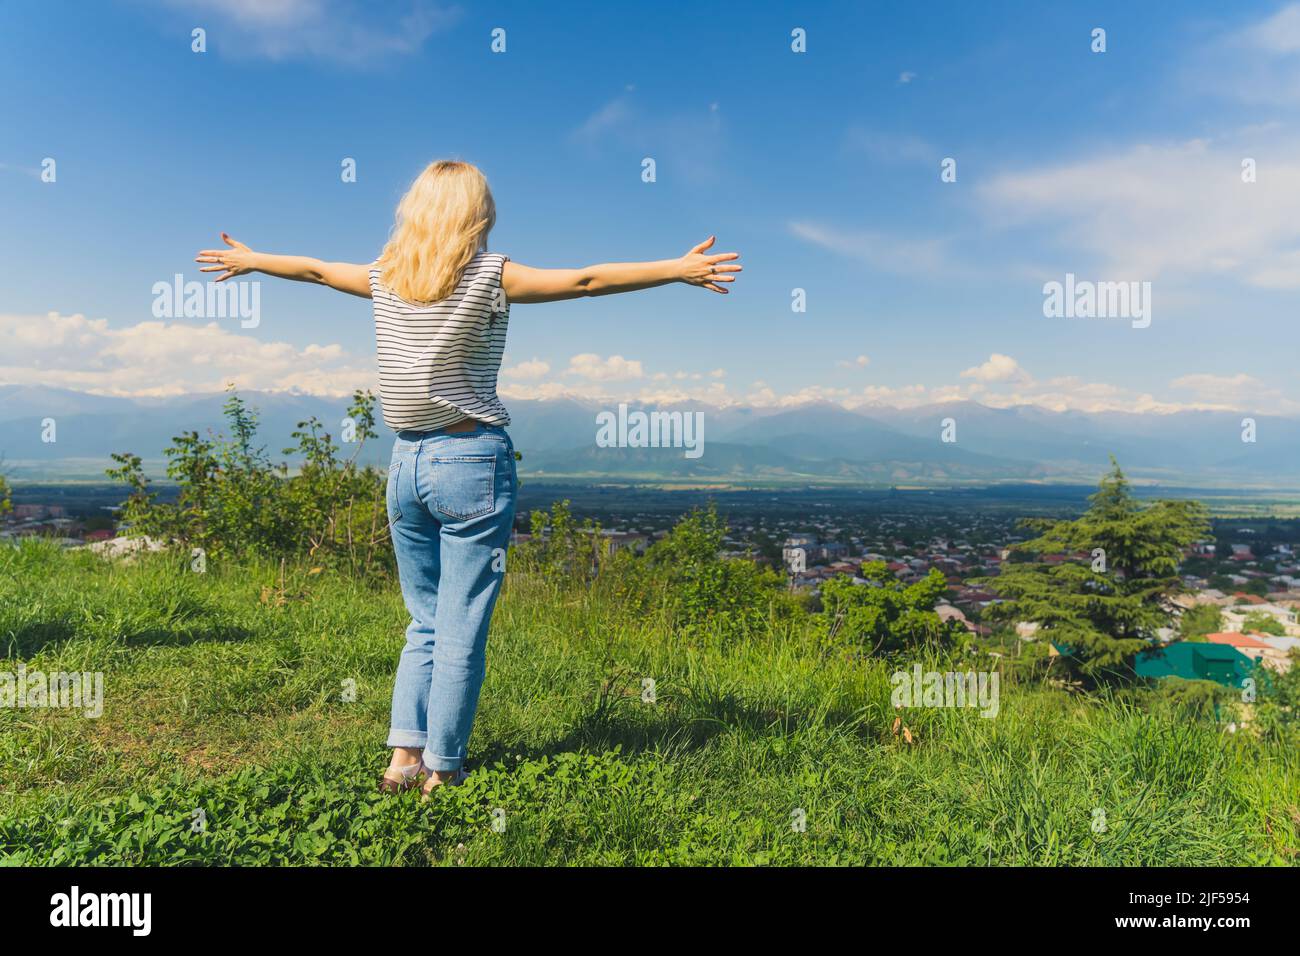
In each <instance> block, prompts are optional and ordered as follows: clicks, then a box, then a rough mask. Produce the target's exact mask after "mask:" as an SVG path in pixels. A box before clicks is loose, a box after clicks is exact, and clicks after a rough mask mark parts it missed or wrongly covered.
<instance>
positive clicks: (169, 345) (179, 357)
mask: <svg viewBox="0 0 1300 956" xmlns="http://www.w3.org/2000/svg"><path fill="white" fill-rule="evenodd" d="M0 356H4V357H5V358H6V359H9V360H11V361H15V362H18V363H21V364H14V365H8V364H0V382H5V383H8V384H15V385H50V386H55V387H59V388H70V389H76V390H79V391H84V392H92V393H95V394H99V395H120V396H168V395H183V394H187V393H191V392H213V391H221V390H222V389H224V388H225V387H226V385H227V384H228V383H232V382H233V383H234V384H235V385H236V386H237V387H239V388H241V389H248V390H254V389H255V390H258V391H270V392H281V391H287V392H305V393H309V394H313V395H329V396H334V395H347V394H350V393H351V392H352V391H353V390H354V389H357V388H370V389H374V388H376V387H377V385H378V376H377V374H376V372H375V367H374V363H373V360H372V359H371V358H370V357H369V356H366V357H364V358H361V357H358V356H354V355H351V354H349V353H348V352H346V351H345V350H344V349H343V348H342V347H341V346H339V345H336V344H335V345H315V344H313V345H308V346H306V347H303V348H298V347H295V346H293V345H290V344H288V343H287V342H267V341H263V340H261V339H257V338H253V337H252V336H249V335H242V334H240V333H239V332H238V331H234V330H232V329H230V328H225V327H223V326H221V325H220V324H219V323H217V322H210V323H208V324H207V325H186V324H183V323H179V322H156V321H151V322H140V323H138V324H136V325H132V326H127V327H125V328H120V329H115V328H111V327H110V326H109V324H108V322H107V320H105V319H87V318H86V317H85V316H84V315H80V314H78V315H60V314H59V313H57V312H51V313H49V314H48V315H44V316H33V315H0ZM3 361H5V360H4V359H0V362H3Z"/></svg>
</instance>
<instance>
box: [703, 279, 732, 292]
mask: <svg viewBox="0 0 1300 956" xmlns="http://www.w3.org/2000/svg"><path fill="white" fill-rule="evenodd" d="M704 288H706V289H711V290H713V291H714V292H721V293H722V294H723V295H726V294H727V290H726V289H723V288H721V287H720V286H716V285H714V284H713V283H712V282H706V283H704Z"/></svg>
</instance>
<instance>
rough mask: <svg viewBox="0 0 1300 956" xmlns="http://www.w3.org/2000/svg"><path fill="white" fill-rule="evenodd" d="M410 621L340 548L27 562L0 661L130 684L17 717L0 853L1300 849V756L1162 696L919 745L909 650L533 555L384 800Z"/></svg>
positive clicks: (933, 724)
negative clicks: (423, 744) (733, 626)
mask: <svg viewBox="0 0 1300 956" xmlns="http://www.w3.org/2000/svg"><path fill="white" fill-rule="evenodd" d="M281 598H282V600H281ZM405 623H406V616H405V611H404V610H403V608H402V604H401V597H400V594H399V593H398V592H397V589H396V587H395V586H394V585H386V586H367V585H365V584H362V583H358V582H353V581H349V580H346V579H343V578H340V577H337V576H335V575H333V574H332V573H330V572H328V571H327V572H323V573H320V574H317V575H310V574H308V573H306V572H305V571H303V570H299V571H290V572H289V573H288V576H287V579H286V580H285V583H284V587H283V588H281V586H280V578H279V570H278V568H273V567H269V566H268V567H247V566H230V567H224V566H222V565H221V564H220V562H217V561H213V560H209V563H208V572H207V573H206V574H195V573H192V572H190V571H189V570H188V568H187V566H186V565H184V564H183V563H182V562H181V561H179V560H176V559H167V558H164V557H156V556H155V557H151V558H149V559H148V560H143V561H140V562H137V563H134V564H116V565H114V564H109V563H106V562H103V561H101V560H99V559H97V558H94V557H92V556H89V555H85V554H81V553H71V552H59V551H56V550H53V549H49V548H44V547H31V546H27V547H24V548H23V549H21V550H15V551H9V552H5V553H3V554H0V657H7V658H8V660H7V663H6V662H0V670H9V671H13V670H15V669H16V668H17V665H18V663H19V662H20V661H21V662H24V663H25V664H26V666H27V668H28V669H29V670H35V669H40V670H44V671H52V670H62V671H102V672H103V673H104V684H105V704H104V712H103V715H102V716H101V717H99V718H98V719H88V718H86V717H84V716H79V715H77V714H75V713H70V712H68V711H62V710H53V709H51V710H29V709H0V859H3V860H4V861H6V862H10V863H28V864H32V863H39V864H45V863H54V864H59V863H74V864H83V863H84V864H89V863H97V864H119V865H122V864H129V865H135V864H150V863H181V862H186V863H231V864H258V863H274V864H318V863H331V864H340V863H342V864H349V863H361V864H404V865H406V864H414V865H426V864H448V865H455V864H459V863H464V864H470V865H476V864H484V865H499V864H542V865H555V864H567V865H604V864H610V865H627V864H774V865H780V864H855V865H856V864H976V865H983V864H993V865H1058V864H1067V865H1091V864H1121V865H1157V864H1187V865H1210V864H1235V865H1240V864H1288V865H1289V864H1294V863H1295V861H1296V859H1297V852H1298V851H1300V756H1297V754H1296V753H1295V752H1293V751H1291V750H1288V749H1286V748H1283V747H1281V746H1279V745H1268V744H1265V743H1262V742H1260V741H1259V740H1257V739H1255V738H1254V737H1252V736H1251V735H1249V734H1245V733H1239V734H1236V735H1230V734H1226V733H1224V732H1223V731H1222V730H1221V729H1219V728H1217V727H1216V726H1215V725H1213V724H1212V723H1208V722H1199V721H1196V720H1194V719H1192V718H1191V717H1187V716H1179V715H1178V714H1176V713H1170V712H1169V711H1168V710H1167V709H1164V710H1156V711H1151V712H1148V711H1147V710H1146V709H1145V708H1144V707H1142V706H1141V696H1140V695H1131V696H1127V697H1123V696H1121V697H1111V696H1103V697H1090V696H1083V695H1069V694H1066V693H1065V692H1064V691H1061V690H1056V689H1053V688H1050V687H1043V686H1038V685H1031V684H1004V685H1003V688H1002V695H1001V710H1000V713H999V715H998V716H997V717H996V718H994V719H981V718H980V717H979V716H978V715H977V714H976V713H974V712H970V711H953V710H941V709H933V710H920V709H911V710H908V711H907V712H906V713H905V714H904V719H905V721H906V723H907V726H908V727H909V728H910V730H911V732H912V733H913V735H914V739H915V742H914V743H913V744H911V745H909V744H907V743H905V742H904V741H903V740H902V739H901V736H898V735H895V734H894V733H893V732H892V724H893V720H894V717H895V714H896V712H895V711H894V710H893V709H892V708H891V706H890V702H889V694H890V684H889V674H890V672H891V671H892V670H893V666H892V665H888V664H886V662H883V661H877V660H865V661H864V660H862V659H859V658H856V657H855V655H852V654H849V653H846V652H845V651H844V650H842V649H831V650H828V649H826V648H825V647H824V646H823V645H822V644H821V643H820V642H819V641H818V639H817V638H816V637H815V636H814V635H813V634H812V633H811V631H810V630H806V629H805V627H804V625H803V624H801V623H799V622H797V621H796V622H795V623H793V624H779V625H777V624H774V625H773V626H771V627H769V628H767V629H765V630H763V631H762V632H760V633H756V634H753V635H751V637H750V638H749V639H748V640H746V641H743V642H730V643H726V642H722V641H720V640H709V639H707V638H693V639H690V640H687V639H684V638H682V637H680V636H678V635H675V634H674V633H673V632H672V630H671V629H670V628H668V627H666V626H665V625H664V624H663V623H662V622H661V621H660V620H658V619H656V618H655V617H654V616H653V615H652V616H649V617H641V618H634V617H632V616H631V615H629V614H628V613H626V612H625V611H624V610H623V608H621V607H620V605H619V603H618V602H616V601H614V600H611V599H610V598H608V597H606V596H604V595H603V593H602V591H601V589H595V590H564V589H556V588H554V587H551V586H548V585H547V584H546V583H545V582H543V581H542V580H540V579H537V578H530V577H528V576H525V575H519V574H513V575H512V576H511V578H509V579H508V584H507V591H506V593H505V594H504V595H503V597H502V600H501V603H500V605H499V607H498V612H497V615H496V619H495V621H494V624H493V631H492V636H491V640H490V644H489V654H488V680H487V684H486V686H485V688H484V694H483V701H482V705H481V707H480V711H479V719H478V723H477V726H476V728H475V732H474V738H473V740H472V741H471V744H470V759H471V764H472V767H473V769H474V772H473V774H472V775H471V777H470V782H469V783H467V784H466V785H465V786H464V787H462V788H459V789H456V790H449V791H446V792H440V793H438V794H436V798H435V799H434V800H432V801H430V802H429V803H428V804H421V803H420V802H419V800H418V798H417V797H416V795H415V794H410V795H407V796H403V797H382V796H380V795H378V794H376V793H375V792H374V786H375V783H376V781H377V778H378V775H379V773H380V772H381V771H382V769H383V767H384V765H385V763H386V759H387V752H386V751H385V750H384V748H383V740H384V736H385V733H386V729H387V711H388V694H389V690H390V687H391V680H392V671H393V668H394V666H395V662H396V657H397V653H398V651H399V649H400V647H401V643H402V632H403V629H404V626H405ZM647 677H649V678H653V679H654V681H655V682H656V683H655V696H656V700H655V702H654V703H644V702H643V701H642V699H641V689H642V680H643V678H647ZM349 679H350V680H353V681H355V683H356V690H357V693H356V700H355V701H354V702H350V703H349V702H345V701H344V700H343V694H342V688H343V682H344V681H345V680H349ZM1097 809H1100V810H1102V811H1104V814H1105V820H1106V828H1105V830H1104V832H1100V833H1097V832H1094V831H1093V822H1094V820H1095V819H1096V817H1095V816H1094V814H1095V811H1096V810H1097ZM198 810H202V811H203V813H204V814H205V816H206V828H204V829H201V830H200V831H199V832H194V829H195V828H194V820H195V814H196V811H198ZM796 810H802V811H803V814H804V816H805V818H806V830H805V831H804V832H798V831H796V830H795V829H794V828H793V827H792V814H794V813H795V812H796ZM502 824H504V826H503V827H502Z"/></svg>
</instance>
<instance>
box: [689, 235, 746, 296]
mask: <svg viewBox="0 0 1300 956" xmlns="http://www.w3.org/2000/svg"><path fill="white" fill-rule="evenodd" d="M717 238H718V237H717V236H709V238H707V239H705V240H704V241H703V242H701V243H700V244H699V245H698V246H696V247H694V248H693V249H691V251H690V252H688V253H686V255H684V256H682V257H681V258H680V259H678V260H677V261H678V263H679V266H680V270H679V271H680V274H679V275H678V280H679V281H681V282H687V283H689V284H691V285H698V286H700V287H702V288H705V289H709V290H710V291H712V292H720V293H722V294H723V295H726V294H727V290H726V289H724V288H722V287H721V286H720V285H718V283H719V282H735V281H736V277H735V276H734V275H730V274H729V273H733V272H740V271H741V270H742V269H743V268H744V267H743V266H739V265H727V264H726V263H730V262H731V261H732V260H733V259H739V258H740V253H739V252H721V253H716V254H713V255H709V254H707V253H706V251H705V250H707V249H710V248H712V246H713V243H714V242H716V241H717Z"/></svg>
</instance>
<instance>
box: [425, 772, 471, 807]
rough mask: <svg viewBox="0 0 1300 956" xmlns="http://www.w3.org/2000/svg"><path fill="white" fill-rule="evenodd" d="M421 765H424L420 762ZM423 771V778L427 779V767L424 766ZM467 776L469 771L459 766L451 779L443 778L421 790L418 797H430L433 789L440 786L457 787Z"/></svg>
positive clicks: (427, 798) (426, 798)
mask: <svg viewBox="0 0 1300 956" xmlns="http://www.w3.org/2000/svg"><path fill="white" fill-rule="evenodd" d="M421 767H424V765H423V764H421ZM424 773H425V779H426V780H427V779H428V778H429V769H428V768H427V767H424ZM468 776H469V771H468V770H466V769H465V768H464V767H461V768H460V769H459V770H457V771H456V772H455V773H454V774H453V775H452V776H451V779H449V780H445V781H443V782H442V783H438V784H434V785H433V786H432V787H430V788H429V789H428V790H423V792H422V793H421V796H420V799H421V800H429V799H432V797H433V791H435V790H438V789H440V788H442V787H459V786H460V785H461V784H462V783H464V782H465V778H466V777H468Z"/></svg>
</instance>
